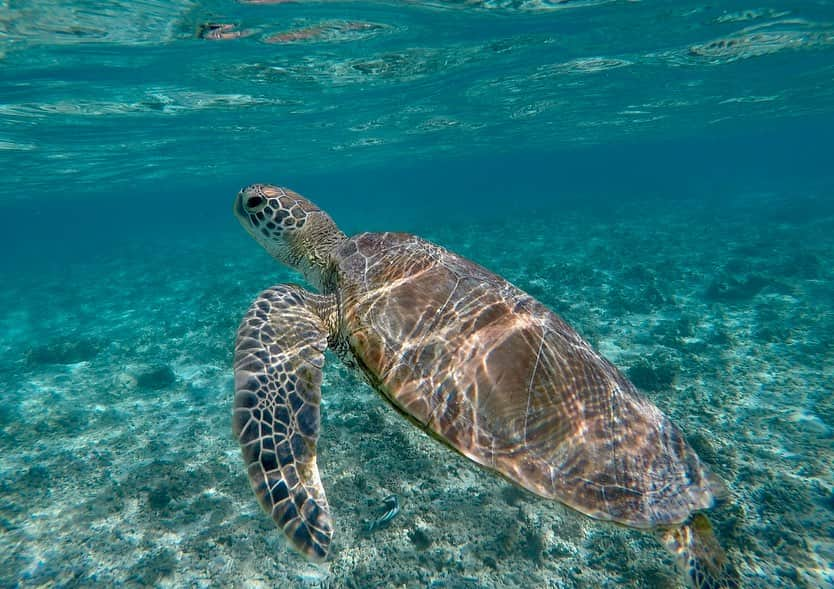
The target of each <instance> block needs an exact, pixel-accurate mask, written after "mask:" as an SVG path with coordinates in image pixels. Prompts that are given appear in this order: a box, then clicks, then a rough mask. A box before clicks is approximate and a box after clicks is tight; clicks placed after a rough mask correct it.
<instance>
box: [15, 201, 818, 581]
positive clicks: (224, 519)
mask: <svg viewBox="0 0 834 589" xmlns="http://www.w3.org/2000/svg"><path fill="white" fill-rule="evenodd" d="M819 202H820V201H819V200H818V199H816V198H813V197H811V196H809V197H807V198H803V199H798V200H797V199H793V200H791V201H788V200H782V199H779V198H777V197H774V196H773V195H749V196H747V197H738V198H736V199H733V201H732V202H730V203H728V202H724V203H721V204H720V205H719V204H711V205H705V204H703V203H698V202H694V201H679V202H675V203H660V202H656V201H651V202H633V203H630V204H623V205H621V206H618V207H613V208H612V207H610V206H609V207H603V208H604V210H597V209H595V207H594V206H593V205H588V206H587V207H583V208H582V209H575V210H568V211H563V212H561V213H560V214H558V215H557V214H554V213H553V212H552V211H551V212H547V211H544V212H542V214H541V215H536V216H535V219H534V220H532V221H530V220H526V221H524V222H521V220H520V219H519V218H518V217H515V218H508V219H505V220H502V221H498V222H492V223H486V222H483V223H477V222H472V223H469V222H463V223H462V224H459V225H457V226H454V227H452V226H448V227H446V226H433V227H431V228H430V230H426V231H422V232H421V233H422V234H423V235H424V236H425V237H427V238H429V239H431V240H433V241H436V242H438V243H440V244H442V245H444V246H446V247H449V248H450V249H453V250H455V251H457V252H458V253H460V254H462V255H465V256H467V257H470V258H472V259H474V260H476V261H478V262H480V263H481V264H483V265H485V266H487V267H488V268H490V269H491V270H493V271H496V272H498V273H500V274H502V275H503V276H505V277H506V278H508V279H509V280H510V281H512V282H514V283H515V284H516V285H518V286H520V287H521V288H523V289H525V290H527V291H528V292H530V293H531V294H532V295H534V296H535V297H537V298H539V299H540V300H542V301H543V302H545V303H546V304H548V305H549V306H551V307H552V308H553V309H554V310H556V311H557V312H558V313H559V314H561V315H562V316H563V317H564V318H565V319H567V320H568V322H570V323H571V324H572V325H573V326H574V327H575V328H576V329H577V330H578V331H579V332H580V333H581V334H582V335H583V336H584V337H585V338H586V339H588V340H589V341H590V342H591V343H592V344H593V345H595V346H596V347H597V348H598V349H599V350H600V351H601V352H602V353H603V354H604V355H605V356H607V357H608V358H609V359H610V360H612V361H613V362H614V363H615V364H616V365H618V366H619V367H620V368H621V369H623V370H624V371H625V372H626V373H627V374H628V375H629V376H630V377H631V378H632V380H633V381H634V382H635V384H637V385H638V387H639V388H641V389H642V390H643V391H644V392H645V393H646V394H647V395H648V396H649V397H651V399H652V400H653V401H654V402H655V403H656V404H657V405H658V406H659V407H660V408H661V409H662V410H663V411H664V412H666V413H667V414H669V415H670V416H671V417H672V418H673V420H674V421H675V422H676V423H677V424H679V425H680V426H681V427H682V429H683V430H684V432H685V433H686V435H687V438H688V439H689V441H690V442H691V443H692V445H693V446H694V447H695V448H696V450H697V451H698V453H699V454H700V455H701V457H702V458H703V459H704V460H705V461H706V462H707V463H708V464H710V465H711V467H712V468H713V469H714V471H715V472H716V473H717V474H718V475H720V476H721V477H722V478H723V479H724V480H725V481H726V482H727V485H728V487H729V489H730V493H731V500H730V501H729V502H728V503H727V504H725V505H723V506H721V507H720V508H718V509H717V510H715V511H714V512H713V513H712V514H711V518H712V519H713V522H714V525H715V528H716V531H717V534H718V536H719V538H720V539H721V541H722V543H723V544H724V545H725V547H726V548H727V550H728V552H729V554H730V556H731V558H732V559H733V561H734V562H735V563H736V566H737V567H738V569H739V571H740V572H741V574H742V576H743V578H744V581H745V585H746V586H748V587H809V588H810V587H834V564H832V563H834V491H832V488H834V472H832V469H834V467H833V466H832V464H834V458H832V456H834V451H832V447H833V446H834V394H832V392H833V391H832V383H833V382H834V311H832V305H831V302H832V301H834V268H832V265H831V257H832V252H833V251H834V213H832V212H831V211H829V212H828V213H827V214H820V213H819V211H818V210H817V209H818V207H817V205H818V204H819ZM797 203H798V204H797ZM337 221H338V219H337ZM391 229H397V227H392V228H391ZM241 234H242V232H241ZM299 280H300V278H298V277H297V276H295V275H293V274H292V273H291V272H290V271H288V270H283V269H281V268H280V267H278V266H277V264H274V263H273V262H272V261H271V260H269V259H268V258H267V256H266V255H265V254H263V253H262V252H261V251H259V248H258V246H257V245H256V244H255V243H253V242H251V241H247V240H245V238H244V237H241V236H240V235H238V234H236V233H231V232H230V233H229V234H228V235H220V236H217V235H212V236H205V235H201V236H193V237H192V236H182V238H181V240H179V241H172V242H167V243H164V244H162V243H156V244H152V245H148V246H146V247H138V246H137V247H129V246H126V247H125V248H124V249H122V250H120V251H118V252H116V253H113V254H107V255H101V256H96V257H93V258H91V259H90V260H89V261H87V262H85V263H75V264H71V265H67V266H65V267H62V268H61V269H60V270H54V269H53V270H49V271H45V270H44V269H43V268H38V267H32V268H31V269H30V270H28V271H26V272H15V274H14V275H9V276H5V277H4V278H3V281H2V284H3V287H2V289H0V397H2V399H0V451H1V452H0V531H2V533H1V534H0V586H2V587H93V586H96V587H98V586H124V587H134V586H136V587H138V586H148V585H154V586H159V587H247V588H251V587H301V588H316V587H334V588H335V587H356V588H366V587H405V588H412V587H413V588H417V587H427V588H438V589H439V588H448V589H452V588H455V589H457V588H477V587H484V588H491V587H495V588H511V587H550V588H582V587H589V588H590V587H624V586H625V587H646V588H648V587H652V588H655V587H657V588H669V589H671V588H676V587H680V586H681V580H680V577H679V575H678V574H677V572H676V571H675V569H674V565H673V562H672V559H671V557H670V556H669V555H667V554H666V552H665V551H664V550H663V549H662V548H661V547H660V546H659V545H658V544H657V543H656V541H655V540H654V539H653V537H652V536H651V535H648V534H644V533H640V532H637V531H633V530H628V529H623V528H618V527H614V526H611V525H606V524H603V523H600V522H595V521H593V520H590V519H589V518H586V517H584V516H581V515H578V514H576V513H574V512H572V511H571V510H569V509H567V508H564V507H562V506H560V505H559V504H556V503H553V502H548V501H545V500H541V499H538V498H536V497H534V496H532V495H530V494H528V493H526V492H523V491H520V490H517V489H516V488H514V487H512V486H511V485H510V484H509V483H507V482H505V481H503V480H500V479H498V478H496V477H494V476H492V475H490V474H489V473H486V472H484V471H481V470H479V469H478V468H476V467H475V466H474V465H472V464H470V463H469V462H468V461H466V460H465V459H463V458H461V457H460V456H458V455H456V454H455V453H453V452H452V451H450V450H448V449H447V448H445V447H442V446H440V445H438V444H437V443H435V442H434V441H432V440H430V439H429V438H428V437H426V436H425V435H423V434H422V433H421V432H419V431H418V430H416V429H415V428H413V427H412V426H411V425H409V424H408V423H407V422H406V421H405V420H403V419H402V418H401V417H399V416H398V415H397V414H396V413H395V412H394V411H393V410H392V409H391V408H389V407H388V406H387V405H386V404H385V403H384V402H383V401H382V400H381V399H380V398H379V397H378V396H377V395H376V394H375V393H374V392H373V391H372V390H371V389H369V388H368V387H367V386H366V385H365V384H364V383H362V382H361V381H360V380H359V379H358V378H357V377H356V376H354V375H353V374H352V373H351V372H350V371H348V370H347V369H346V368H344V367H342V366H341V365H340V364H339V363H338V360H337V359H336V358H335V357H333V356H331V355H328V362H327V366H326V369H325V376H324V386H323V396H324V399H325V400H324V405H323V423H322V437H321V440H320V444H319V466H320V469H321V472H322V478H323V480H324V485H325V488H326V491H327V494H328V498H329V501H330V504H331V507H332V511H333V516H334V519H335V523H336V536H335V541H334V550H333V558H332V560H331V561H330V562H329V563H328V564H327V565H325V566H323V567H316V566H313V565H311V564H308V563H306V562H304V561H303V559H302V558H301V557H299V556H298V555H296V554H295V553H294V552H292V551H291V550H289V549H288V548H287V547H286V545H285V543H284V541H283V538H282V535H281V533H280V532H279V531H278V530H277V529H275V528H274V526H273V524H272V522H271V520H270V519H269V518H268V517H267V516H266V515H265V514H263V513H262V512H261V510H260V508H259V507H258V505H257V503H256V501H255V498H254V496H253V494H252V492H251V491H250V489H249V485H248V482H247V480H246V476H245V472H244V469H243V465H242V461H241V458H240V455H239V450H238V446H237V443H236V441H235V440H234V439H233V438H232V436H231V431H230V404H231V397H232V374H231V367H230V364H231V353H232V345H233V339H234V332H235V329H236V326H237V323H238V321H239V318H240V316H241V315H242V313H243V311H244V310H245V309H246V307H247V306H248V305H249V302H250V301H251V300H252V299H253V298H254V296H255V295H256V294H257V292H258V291H260V290H261V289H263V288H265V287H267V286H269V285H270V284H272V283H277V282H284V281H299ZM390 494H396V495H397V496H398V497H399V500H400V504H401V508H402V511H401V513H400V515H399V516H398V517H397V518H395V519H394V520H393V521H392V522H391V523H390V525H389V526H387V527H385V528H382V529H379V530H375V531H374V532H373V533H369V532H367V522H368V521H369V520H371V519H373V518H375V517H377V516H378V515H379V514H380V513H381V511H383V510H384V508H383V503H382V500H383V498H385V497H386V496H387V495H390Z"/></svg>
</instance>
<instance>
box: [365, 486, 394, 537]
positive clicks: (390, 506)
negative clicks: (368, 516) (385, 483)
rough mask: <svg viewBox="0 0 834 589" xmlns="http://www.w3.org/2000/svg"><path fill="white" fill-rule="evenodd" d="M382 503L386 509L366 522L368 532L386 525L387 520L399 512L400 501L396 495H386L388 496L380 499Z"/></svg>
mask: <svg viewBox="0 0 834 589" xmlns="http://www.w3.org/2000/svg"><path fill="white" fill-rule="evenodd" d="M382 504H383V505H385V507H386V509H387V511H386V512H385V513H383V514H382V515H381V516H379V517H378V518H376V519H375V520H373V521H371V522H370V523H369V524H368V533H371V532H373V531H374V530H378V529H380V528H383V527H385V526H386V525H388V522H390V521H391V520H392V519H394V518H395V517H397V514H398V513H400V502H399V500H398V499H397V496H396V495H388V497H386V498H385V499H383V500H382Z"/></svg>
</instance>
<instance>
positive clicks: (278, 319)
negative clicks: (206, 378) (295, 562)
mask: <svg viewBox="0 0 834 589" xmlns="http://www.w3.org/2000/svg"><path fill="white" fill-rule="evenodd" d="M333 304H334V303H333V301H332V299H331V298H330V297H325V296H320V295H315V294H312V293H309V292H307V291H305V290H303V289H301V288H300V287H297V286H294V285H279V286H275V287H273V288H270V289H267V290H265V291H264V292H262V293H261V294H260V295H259V296H258V298H257V299H255V301H254V302H253V303H252V306H251V307H249V311H248V312H247V313H246V315H245V316H244V318H243V321H242V322H241V325H240V328H239V329H238V333H237V342H236V344H235V405H234V414H233V418H232V429H233V431H234V433H235V435H236V436H237V437H238V441H239V442H240V445H241V449H242V450H243V459H244V461H245V462H246V467H247V471H248V473H249V482H250V483H251V485H252V489H253V490H254V491H255V495H257V497H258V500H259V501H260V503H261V506H263V508H264V509H265V510H266V511H268V512H269V513H270V515H271V516H272V519H273V520H274V521H275V523H276V524H277V525H278V527H280V528H281V529H282V530H283V531H284V533H285V534H286V535H287V538H289V540H290V542H291V543H292V545H293V546H294V547H295V548H297V549H298V550H299V551H301V552H302V553H303V554H304V555H305V556H306V557H308V558H311V559H313V560H318V561H321V560H324V558H325V557H326V556H327V553H328V549H329V547H330V541H331V538H332V536H333V525H332V521H331V518H330V508H329V506H328V505H327V498H326V497H325V494H324V488H323V487H322V484H321V479H320V478H319V471H318V467H317V466H316V442H317V440H318V436H319V405H320V403H321V379H322V376H321V370H322V367H323V366H324V351H325V349H326V348H327V327H326V323H325V321H324V320H323V319H322V317H323V316H324V312H325V311H327V310H328V309H331V308H332V307H333Z"/></svg>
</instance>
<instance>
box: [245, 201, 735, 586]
mask: <svg viewBox="0 0 834 589" xmlns="http://www.w3.org/2000/svg"><path fill="white" fill-rule="evenodd" d="M234 212H235V215H236V216H237V217H238V220H239V221H240V222H241V224H242V225H243V226H244V228H245V229H246V230H247V231H248V232H249V233H250V234H251V235H252V236H253V237H254V238H255V239H256V240H257V241H258V242H260V243H261V244H262V245H263V246H264V247H265V248H266V249H267V251H269V253H270V254H272V255H273V257H275V258H276V259H278V260H279V261H281V262H283V263H285V264H287V265H289V266H291V267H293V268H296V269H298V270H299V271H301V272H302V273H303V274H304V277H305V279H306V280H307V281H308V282H309V283H311V284H312V285H314V286H315V287H316V288H317V289H319V290H320V291H321V293H322V294H313V293H310V292H307V291H305V290H303V289H302V288H301V287H298V286H294V285H280V286H277V287H273V288H272V289H268V290H267V291H265V292H264V293H263V294H262V295H261V296H260V297H259V298H258V299H256V301H255V302H254V303H253V304H252V306H251V307H250V309H249V312H248V313H247V315H246V316H245V317H244V320H243V322H242V324H241V327H240V330H239V332H238V339H237V345H236V354H235V383H236V396H235V418H234V431H235V434H236V435H237V436H238V438H239V440H240V442H241V446H242V448H243V455H244V459H245V461H246V464H247V468H248V471H249V477H250V483H251V484H252V486H253V489H254V490H255V493H256V495H257V496H258V498H259V500H260V502H261V504H262V505H263V506H264V507H265V508H266V509H267V510H268V511H270V513H271V514H272V516H273V519H274V520H275V521H276V523H277V524H278V525H279V526H280V527H281V528H282V529H283V531H284V532H285V533H286V534H287V537H288V538H289V540H290V542H291V543H292V544H293V546H295V547H296V548H297V549H299V550H300V551H301V552H302V553H303V554H305V555H306V556H308V557H309V558H312V559H314V560H323V559H324V558H326V556H327V552H328V548H329V544H330V540H331V537H332V525H331V521H330V515H329V510H328V506H327V501H326V499H325V495H324V489H323V488H322V485H321V481H320V479H319V474H318V469H317V467H316V462H315V447H316V441H317V439H318V430H319V414H318V407H319V403H320V385H321V368H322V366H323V361H324V357H323V353H324V350H325V348H326V347H328V346H330V347H331V348H332V349H333V350H334V351H335V352H336V353H337V354H338V355H339V356H340V357H341V359H342V360H343V361H345V362H346V363H347V364H348V365H350V366H351V367H354V368H358V369H360V371H361V372H362V374H363V376H365V378H366V380H368V382H369V383H370V384H371V385H372V386H374V388H375V389H376V390H377V391H378V392H379V393H380V394H381V395H382V396H383V397H384V398H386V399H387V400H388V401H389V402H391V403H392V404H393V405H394V406H395V407H396V408H397V409H398V410H400V411H401V412H402V413H404V414H406V415H407V416H408V417H409V418H411V420H412V421H414V422H415V423H417V424H418V425H420V426H421V427H422V428H423V429H424V430H425V431H427V432H428V433H431V434H432V435H433V436H434V437H436V438H437V439H439V440H441V441H443V442H444V443H446V444H447V445H449V446H450V447H452V448H453V449H455V450H457V451H458V452H460V453H462V454H463V455H465V456H467V457H468V458H470V459H472V460H473V461H475V462H477V463H479V464H480V465H482V466H484V467H486V468H488V469H491V470H493V471H495V472H497V473H499V474H501V475H503V476H504V477H506V478H508V479H509V480H511V481H513V482H514V483H516V484H518V485H520V486H522V487H524V488H526V489H528V490H530V491H532V492H534V493H536V494H538V495H541V496H543V497H547V498H551V499H556V500H559V501H561V502H562V503H565V504H566V505H568V506H570V507H573V508H574V509H577V510H578V511H580V512H582V513H585V514H586V515H590V516H592V517H595V518H597V519H603V520H609V521H614V522H617V523H620V524H624V525H627V526H631V527H636V528H641V529H647V530H649V529H651V530H655V532H656V534H657V535H658V537H659V538H660V540H661V542H662V543H663V544H664V545H665V546H666V547H667V548H668V549H669V550H670V551H671V552H672V553H673V554H675V555H676V557H677V558H678V563H679V566H681V568H683V569H684V572H685V575H686V578H687V582H688V583H689V584H690V586H692V587H696V588H697V589H722V588H723V589H734V588H736V587H738V586H739V582H738V575H737V574H736V572H735V570H734V568H733V567H732V566H731V565H730V564H729V563H728V561H727V559H726V556H725V554H724V552H723V550H721V548H720V546H719V545H718V542H717V541H716V539H715V536H714V535H713V534H712V531H711V527H710V526H709V523H708V520H707V519H706V517H705V516H703V515H702V514H698V513H697V512H699V511H701V510H704V509H708V508H710V507H711V506H712V505H713V503H714V499H715V497H716V495H718V491H719V489H720V485H717V484H716V483H715V479H714V477H712V475H710V473H709V472H708V469H707V468H706V467H705V466H704V465H703V464H702V463H701V462H700V460H699V459H698V457H697V455H696V454H695V453H694V451H693V450H692V448H691V447H690V446H689V445H688V444H687V443H686V440H685V438H684V437H683V434H682V433H681V432H680V430H679V429H678V428H677V427H676V426H674V424H672V422H671V421H670V420H669V419H668V418H667V417H666V416H665V415H663V414H662V413H661V412H660V411H659V410H658V409H657V408H656V407H655V406H654V405H653V404H652V403H651V402H649V401H648V400H647V399H646V398H645V397H643V396H642V395H640V394H639V392H638V391H637V390H636V389H635V388H634V385H632V384H631V383H630V382H629V381H628V379H626V378H625V377H624V376H623V375H622V373H620V372H619V370H617V369H616V368H615V367H614V366H613V365H612V364H611V363H610V362H608V361H607V360H605V359H604V358H602V357H601V356H599V354H597V353H596V352H595V351H594V350H593V349H592V348H591V347H590V346H589V345H588V344H587V343H586V342H585V341H584V340H583V339H582V338H581V337H580V336H579V335H578V334H577V333H576V332H575V331H573V330H572V329H571V328H570V326H568V325H567V324H566V323H564V321H562V320H561V319H560V318H559V317H558V316H556V315H555V314H554V313H553V312H552V311H550V310H549V309H548V308H547V307H545V306H544V305H542V304H541V303H539V302H538V301H536V300H535V299H533V298H532V297H530V296H529V295H527V294H526V293H524V292H522V291H520V290H519V289H517V288H516V287H514V286H513V285H511V284H509V283H508V282H506V281H505V280H503V279H502V278H500V277H499V276H496V275H495V274H492V273H491V272H489V271H488V270H486V269H484V268H482V267H480V266H478V265H477V264H474V263H472V262H470V261H468V260H465V259H463V258H460V257H459V256H456V255H455V254H453V253H451V252H448V251H447V250H445V249H443V248H441V247H439V246H436V245H434V244H431V243H429V242H426V241H424V240H422V239H420V238H418V237H415V236H410V235H406V234H391V233H384V234H374V233H365V234H360V235H358V236H355V237H351V238H347V237H346V236H345V235H344V234H343V233H342V232H341V231H339V230H338V228H337V227H336V225H335V224H334V223H333V221H332V220H331V219H330V217H329V216H327V214H326V213H324V212H323V211H321V210H320V209H319V208H318V207H316V206H315V205H314V204H313V203H311V202H310V201H308V200H307V199H305V198H304V197H302V196H300V195H298V194H296V193H294V192H292V191H290V190H287V189H284V188H278V187H275V186H268V185H252V186H250V187H247V188H245V189H244V190H242V191H241V192H240V193H239V195H238V197H237V198H236V200H235V205H234Z"/></svg>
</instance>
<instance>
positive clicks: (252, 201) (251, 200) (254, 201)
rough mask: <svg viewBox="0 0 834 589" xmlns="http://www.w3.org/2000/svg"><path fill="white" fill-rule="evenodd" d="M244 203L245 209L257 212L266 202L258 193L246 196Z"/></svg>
mask: <svg viewBox="0 0 834 589" xmlns="http://www.w3.org/2000/svg"><path fill="white" fill-rule="evenodd" d="M245 204H246V209H247V210H248V211H249V212H250V213H257V212H258V211H260V210H261V209H262V208H263V207H264V205H265V204H266V199H265V198H264V197H262V196H261V195H259V194H253V195H252V196H248V197H246V202H245Z"/></svg>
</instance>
